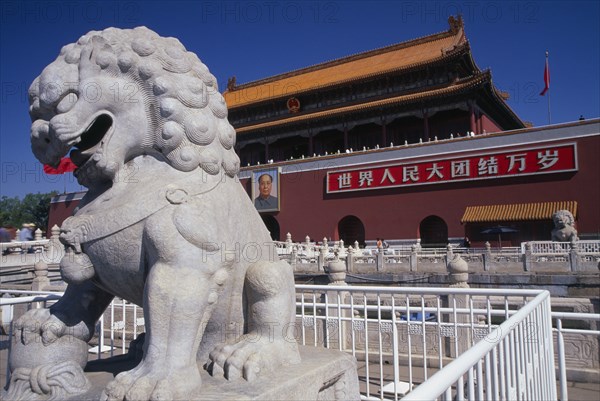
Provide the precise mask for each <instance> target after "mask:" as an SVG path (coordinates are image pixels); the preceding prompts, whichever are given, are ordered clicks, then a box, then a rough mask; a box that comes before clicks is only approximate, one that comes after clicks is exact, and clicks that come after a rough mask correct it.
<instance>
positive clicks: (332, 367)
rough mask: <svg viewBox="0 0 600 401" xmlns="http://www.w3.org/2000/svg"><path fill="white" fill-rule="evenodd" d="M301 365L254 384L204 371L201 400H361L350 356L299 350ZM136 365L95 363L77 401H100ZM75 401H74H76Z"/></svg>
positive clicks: (112, 361) (118, 360) (113, 360)
mask: <svg viewBox="0 0 600 401" xmlns="http://www.w3.org/2000/svg"><path fill="white" fill-rule="evenodd" d="M300 355H301V357H302V363H300V364H299V365H294V366H288V367H284V368H280V369H277V370H276V371H275V372H273V373H271V374H269V375H266V376H264V377H260V378H259V379H258V380H256V381H255V382H252V383H248V382H247V381H245V380H243V379H240V380H236V381H227V380H225V379H224V378H216V377H211V376H210V375H209V374H208V373H207V372H206V371H205V370H204V369H202V370H201V372H202V391H201V392H200V394H198V400H202V401H225V400H236V401H237V400H240V401H246V400H247V401H250V400H257V401H258V400H340V401H341V400H344V401H345V400H359V399H360V394H359V390H358V375H357V373H356V362H355V360H354V358H353V357H352V356H351V355H348V354H346V353H343V352H340V351H335V350H328V349H324V348H314V347H300ZM134 365H135V362H134V361H132V360H127V359H126V358H124V357H115V358H111V359H106V360H104V361H97V362H96V361H94V362H91V363H90V364H89V365H88V369H87V370H93V372H89V371H88V372H86V375H87V377H88V379H89V380H90V381H91V382H92V386H93V387H92V389H91V390H90V391H89V392H88V393H86V394H84V395H80V396H77V397H76V399H77V401H97V400H99V399H100V394H101V393H102V390H103V389H104V387H105V386H106V385H107V384H108V382H109V381H110V380H111V379H112V378H113V377H114V375H116V374H117V373H119V372H120V371H122V370H126V369H130V368H131V367H133V366H134ZM73 401H75V400H74V399H73Z"/></svg>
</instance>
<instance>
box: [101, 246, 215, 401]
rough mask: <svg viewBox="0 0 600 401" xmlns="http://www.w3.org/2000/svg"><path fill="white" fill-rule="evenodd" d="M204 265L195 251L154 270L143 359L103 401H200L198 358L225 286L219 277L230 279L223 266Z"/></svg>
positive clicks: (146, 309)
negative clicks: (196, 399)
mask: <svg viewBox="0 0 600 401" xmlns="http://www.w3.org/2000/svg"><path fill="white" fill-rule="evenodd" d="M201 260H202V258H201V252H199V250H198V249H197V248H193V249H186V250H182V257H180V258H173V259H171V260H169V261H166V260H162V259H159V260H158V261H157V262H155V263H154V264H153V265H152V266H151V267H150V271H149V275H148V277H147V281H146V285H145V291H144V317H145V319H146V330H147V331H146V336H147V337H146V342H145V344H144V356H143V358H142V361H141V362H140V364H139V365H138V366H137V367H136V368H134V369H132V370H131V371H128V372H123V373H121V374H119V375H118V376H117V377H116V378H115V379H114V380H113V381H112V382H111V383H109V385H108V386H107V387H106V389H105V390H104V396H103V399H104V400H119V401H121V400H125V399H126V400H184V399H194V398H197V395H198V390H199V389H200V386H201V379H200V372H199V370H198V366H197V363H196V353H197V351H198V347H199V343H200V340H201V338H202V334H203V331H204V327H205V324H204V322H205V321H207V320H208V318H209V316H210V314H211V312H212V309H213V307H212V305H213V304H214V303H215V302H216V301H217V298H218V294H219V288H220V285H219V283H221V284H222V283H223V281H224V280H223V279H222V278H221V276H222V275H226V274H227V273H226V272H225V271H224V269H223V268H222V267H221V266H220V265H218V264H216V263H215V264H214V265H213V264H211V263H202V262H201Z"/></svg>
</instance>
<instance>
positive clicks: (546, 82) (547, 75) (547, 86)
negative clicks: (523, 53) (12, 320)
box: [540, 53, 550, 96]
mask: <svg viewBox="0 0 600 401" xmlns="http://www.w3.org/2000/svg"><path fill="white" fill-rule="evenodd" d="M548 89H550V69H549V68H548V53H546V67H545V68H544V90H543V91H542V92H541V93H540V96H544V95H545V94H546V92H548Z"/></svg>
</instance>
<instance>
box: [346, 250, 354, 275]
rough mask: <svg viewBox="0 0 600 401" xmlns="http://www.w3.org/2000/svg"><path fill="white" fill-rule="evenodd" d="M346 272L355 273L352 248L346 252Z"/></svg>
mask: <svg viewBox="0 0 600 401" xmlns="http://www.w3.org/2000/svg"><path fill="white" fill-rule="evenodd" d="M346 270H347V271H348V272H349V273H354V248H352V247H351V246H349V247H348V250H347V251H346Z"/></svg>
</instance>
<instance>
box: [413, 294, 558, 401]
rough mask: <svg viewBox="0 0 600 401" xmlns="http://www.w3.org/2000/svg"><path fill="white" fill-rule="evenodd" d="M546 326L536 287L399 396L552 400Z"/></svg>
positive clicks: (546, 304)
mask: <svg viewBox="0 0 600 401" xmlns="http://www.w3.org/2000/svg"><path fill="white" fill-rule="evenodd" d="M551 330H552V326H551V321H550V296H549V293H548V292H541V293H540V294H538V295H537V296H536V297H535V299H533V300H532V301H530V302H528V303H527V304H526V305H524V306H523V307H522V308H521V309H519V311H518V312H516V313H515V314H514V315H512V316H511V317H510V318H509V319H508V320H506V321H505V322H504V323H502V324H501V325H500V326H498V327H497V328H496V329H494V330H493V331H492V332H491V333H489V334H488V335H487V336H486V337H485V338H484V339H483V341H479V342H478V343H477V344H475V345H474V346H472V347H471V348H469V349H468V350H467V351H465V352H464V353H462V354H461V355H460V356H459V357H458V358H456V359H455V360H454V361H453V362H451V363H450V364H448V365H447V366H446V367H445V368H444V369H442V370H440V371H439V372H437V373H436V374H435V375H434V376H433V377H431V379H429V380H428V381H427V382H426V383H425V384H426V385H425V384H424V385H422V386H419V387H417V388H416V389H415V390H414V391H412V392H411V393H409V394H408V395H407V396H406V397H405V398H404V399H405V400H406V401H412V400H434V399H438V398H440V399H442V400H453V399H458V400H462V399H464V397H467V399H469V400H473V399H479V400H483V399H484V395H485V398H486V399H489V400H499V399H502V400H516V399H518V400H536V401H537V400H555V399H556V386H555V374H554V352H553V347H552V331H551ZM465 375H466V380H465V377H464V376H465Z"/></svg>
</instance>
